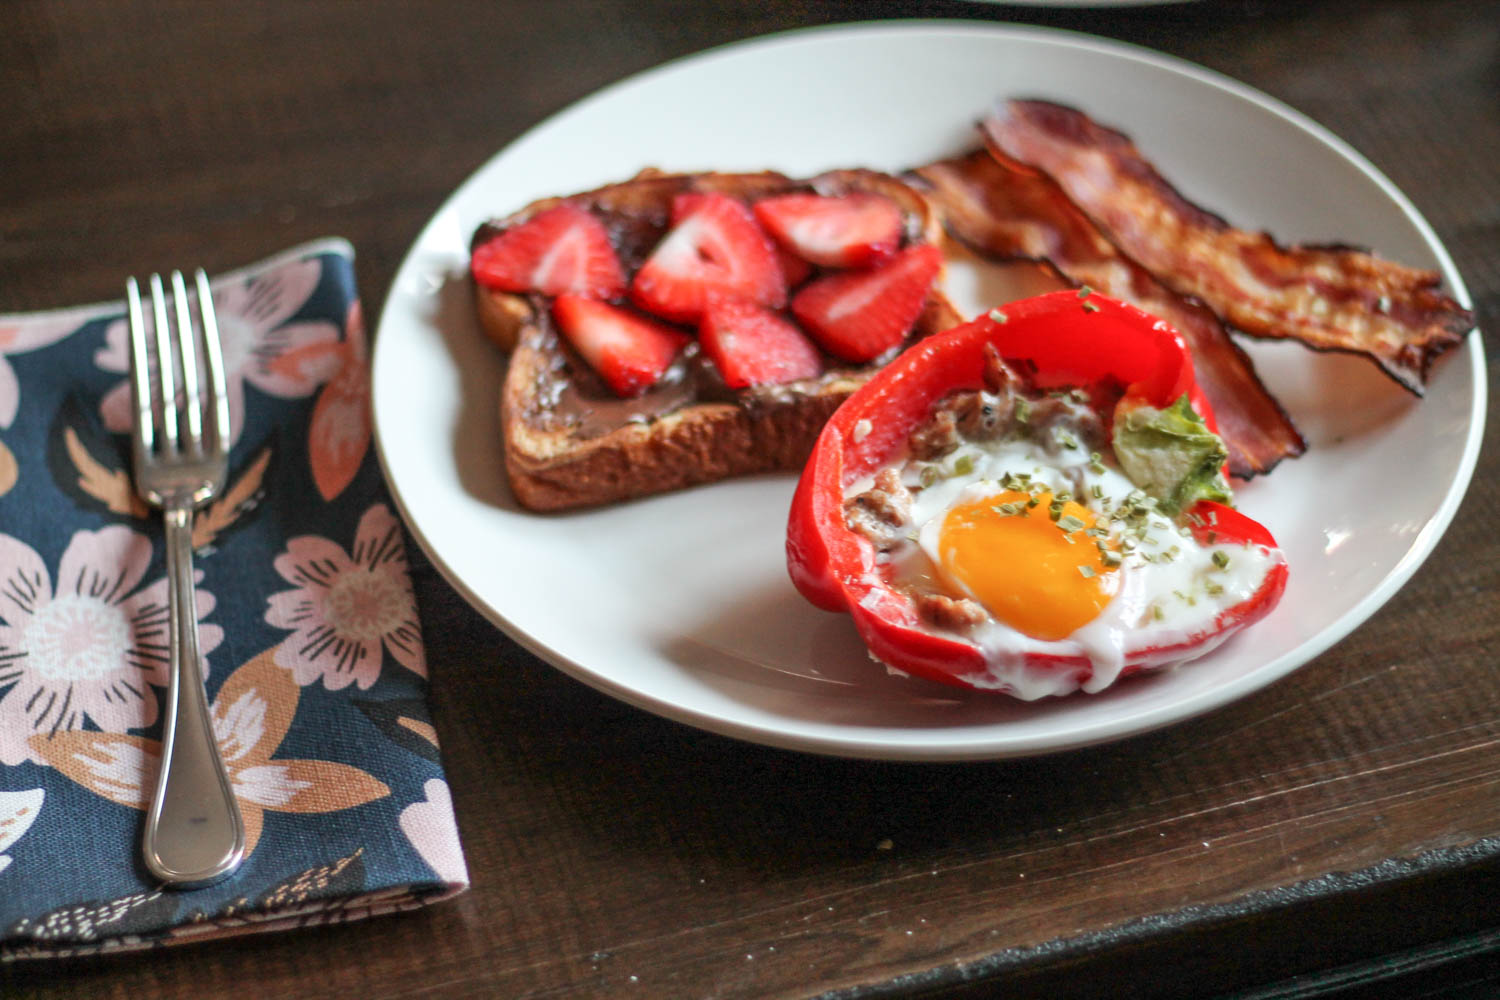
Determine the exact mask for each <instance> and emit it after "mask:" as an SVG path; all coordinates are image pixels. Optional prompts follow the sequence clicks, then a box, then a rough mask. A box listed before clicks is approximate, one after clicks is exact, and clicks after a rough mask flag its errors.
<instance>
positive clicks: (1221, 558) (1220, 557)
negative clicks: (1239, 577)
mask: <svg viewBox="0 0 1500 1000" xmlns="http://www.w3.org/2000/svg"><path fill="white" fill-rule="evenodd" d="M1213 558H1214V565H1215V566H1217V567H1219V568H1220V569H1228V568H1229V553H1228V552H1225V551H1224V550H1223V549H1214V557H1213Z"/></svg>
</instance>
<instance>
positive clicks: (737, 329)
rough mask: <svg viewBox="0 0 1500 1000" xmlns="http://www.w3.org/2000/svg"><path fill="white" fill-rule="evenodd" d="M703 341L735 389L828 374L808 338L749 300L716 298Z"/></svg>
mask: <svg viewBox="0 0 1500 1000" xmlns="http://www.w3.org/2000/svg"><path fill="white" fill-rule="evenodd" d="M698 342H699V343H701V344H702V345H703V353H704V354H706V355H708V357H709V359H710V360H712V361H713V363H714V364H715V365H716V366H717V367H718V369H719V374H720V375H722V376H723V377H724V384H725V385H727V386H729V388H731V389H743V388H745V387H746V386H751V385H780V384H782V383H783V382H792V381H795V380H796V379H799V378H812V377H813V376H814V375H816V374H818V373H819V372H821V371H822V370H823V359H822V356H821V355H820V354H819V353H818V349H817V348H816V347H814V346H813V342H812V341H810V340H808V339H807V335H806V334H804V333H803V332H802V331H801V330H799V329H797V328H796V327H795V326H793V325H792V324H791V323H789V322H788V321H786V320H785V319H783V318H782V317H781V316H779V315H777V314H776V313H774V312H772V311H771V310H769V309H766V308H764V307H762V306H758V305H756V304H755V303H753V302H747V301H745V300H744V299H734V298H727V297H725V296H719V295H715V296H711V297H710V298H709V300H708V305H707V306H706V307H705V309H704V311H703V322H702V323H701V324H700V325H699V327H698Z"/></svg>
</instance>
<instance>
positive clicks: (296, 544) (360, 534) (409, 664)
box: [266, 504, 427, 691]
mask: <svg viewBox="0 0 1500 1000" xmlns="http://www.w3.org/2000/svg"><path fill="white" fill-rule="evenodd" d="M275 566H276V572H278V573H280V574H281V576H282V578H283V579H285V580H286V581H287V582H288V583H292V584H296V586H297V589H296V590H284V591H282V592H280V593H277V594H272V595H271V596H270V598H269V599H268V600H267V602H266V603H267V610H266V621H267V622H268V623H270V624H271V625H274V626H275V627H276V628H281V629H290V630H292V631H293V634H292V635H290V636H288V637H287V638H286V639H284V640H282V642H281V644H280V645H279V646H277V647H276V662H277V663H278V664H280V665H281V666H283V667H286V668H287V669H289V670H291V671H292V675H293V676H294V677H295V678H296V679H297V683H298V684H304V685H305V684H313V683H316V682H317V681H318V680H319V679H320V678H321V679H322V681H323V685H324V687H326V688H328V689H329V690H330V691H336V690H338V689H340V688H344V687H348V686H349V684H351V683H354V684H357V685H358V686H359V687H360V688H361V689H364V688H368V687H369V686H370V685H372V684H374V683H375V680H376V678H378V677H379V676H380V667H381V661H382V648H384V649H388V650H390V652H391V655H392V656H394V657H395V658H396V661H397V662H398V663H400V664H401V665H402V666H404V667H406V669H408V670H411V671H413V672H414V673H416V674H419V675H420V676H422V677H426V676H427V661H426V657H425V655H424V653H423V649H422V635H421V631H420V629H419V627H418V625H417V602H416V597H415V595H414V594H413V593H412V586H411V577H410V576H409V575H408V573H407V568H406V548H405V544H404V543H403V542H402V539H401V525H400V523H399V522H398V521H397V520H396V517H395V515H394V514H392V513H391V510H390V508H389V507H387V506H386V505H385V504H376V505H375V506H373V507H371V508H370V509H369V510H367V511H365V515H364V516H363V517H362V518H360V520H359V527H358V529H356V531H355V537H354V549H353V551H352V552H350V553H346V552H345V551H344V550H343V549H342V548H340V547H339V546H338V545H337V544H336V543H334V542H331V541H329V540H328V539H326V538H319V537H316V536H313V535H302V536H299V537H297V538H293V539H290V540H289V541H288V542H287V547H286V551H285V552H283V553H282V554H281V555H279V556H277V557H276V562H275Z"/></svg>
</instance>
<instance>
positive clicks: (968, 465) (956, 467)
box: [953, 455, 974, 476]
mask: <svg viewBox="0 0 1500 1000" xmlns="http://www.w3.org/2000/svg"><path fill="white" fill-rule="evenodd" d="M953 471H954V472H955V473H956V474H958V475H960V476H967V475H969V474H970V473H971V472H973V471H974V456H973V455H960V456H958V458H957V459H955V460H954V462H953Z"/></svg>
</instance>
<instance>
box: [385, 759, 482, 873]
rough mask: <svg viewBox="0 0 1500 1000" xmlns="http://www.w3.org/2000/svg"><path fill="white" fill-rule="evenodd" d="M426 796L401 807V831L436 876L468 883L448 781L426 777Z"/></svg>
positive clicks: (424, 790)
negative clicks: (403, 807)
mask: <svg viewBox="0 0 1500 1000" xmlns="http://www.w3.org/2000/svg"><path fill="white" fill-rule="evenodd" d="M422 794H423V795H424V796H426V797H425V798H424V799H423V800H422V801H420V802H413V803H412V804H411V805H409V806H407V807H406V808H405V809H403V810H401V816H400V818H399V819H398V820H397V823H398V825H400V827H401V832H402V833H404V834H406V839H407V840H408V841H409V842H410V843H411V846H412V847H413V848H415V849H416V852H417V853H418V854H420V855H421V856H422V860H423V861H425V862H427V867H429V868H431V869H432V870H433V872H434V873H435V874H436V875H437V877H438V878H439V879H441V880H442V881H444V882H447V883H448V884H449V885H450V886H453V887H455V888H457V887H462V886H466V885H468V884H469V866H468V865H467V864H466V863H465V862H464V849H463V845H462V844H460V843H459V840H458V821H457V820H455V819H454V817H453V797H452V795H451V794H450V792H449V791H448V783H447V782H446V781H443V780H442V779H440V778H429V779H428V780H427V783H426V784H425V785H423V786H422Z"/></svg>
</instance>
